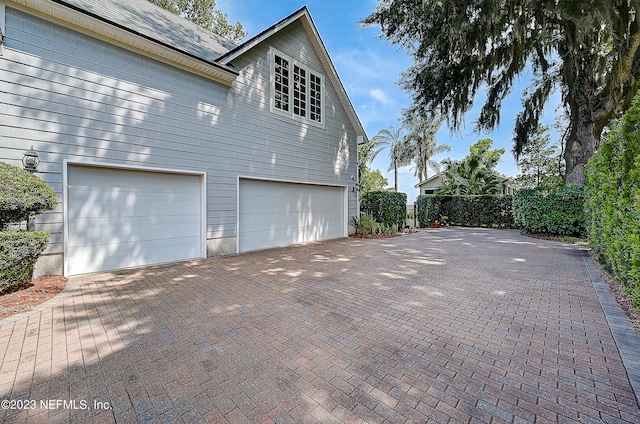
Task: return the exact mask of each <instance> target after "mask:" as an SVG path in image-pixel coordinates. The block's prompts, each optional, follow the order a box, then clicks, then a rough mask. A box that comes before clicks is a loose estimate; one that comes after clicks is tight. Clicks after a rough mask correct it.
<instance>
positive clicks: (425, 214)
mask: <svg viewBox="0 0 640 424" xmlns="http://www.w3.org/2000/svg"><path fill="white" fill-rule="evenodd" d="M417 205H418V222H419V223H420V226H423V227H428V226H431V225H433V224H434V223H435V221H443V217H446V218H447V219H446V220H447V222H449V223H450V224H452V225H464V226H467V227H497V228H510V227H513V226H514V222H513V209H512V197H511V196H440V195H436V196H432V195H421V196H419V197H418V200H417Z"/></svg>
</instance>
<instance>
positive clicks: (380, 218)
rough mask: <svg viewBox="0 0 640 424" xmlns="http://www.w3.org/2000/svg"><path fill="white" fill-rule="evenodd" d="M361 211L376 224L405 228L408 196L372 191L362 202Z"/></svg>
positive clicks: (364, 195)
mask: <svg viewBox="0 0 640 424" xmlns="http://www.w3.org/2000/svg"><path fill="white" fill-rule="evenodd" d="M360 209H361V210H362V212H364V213H365V214H367V215H370V216H371V217H372V218H373V219H374V220H375V221H376V222H379V223H381V224H384V225H386V226H389V227H390V226H391V225H393V224H396V225H397V226H398V227H403V226H404V221H405V219H406V216H407V195H406V193H397V192H393V191H370V192H368V193H364V194H363V195H362V198H361V200H360Z"/></svg>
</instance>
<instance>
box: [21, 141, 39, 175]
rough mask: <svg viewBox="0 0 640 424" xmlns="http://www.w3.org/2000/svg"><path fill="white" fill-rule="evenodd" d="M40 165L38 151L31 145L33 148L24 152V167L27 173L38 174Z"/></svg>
mask: <svg viewBox="0 0 640 424" xmlns="http://www.w3.org/2000/svg"><path fill="white" fill-rule="evenodd" d="M38 165H40V159H39V158H38V154H37V153H36V151H35V150H33V145H31V148H30V149H29V150H27V151H26V152H24V156H22V166H23V167H24V170H25V171H28V172H38Z"/></svg>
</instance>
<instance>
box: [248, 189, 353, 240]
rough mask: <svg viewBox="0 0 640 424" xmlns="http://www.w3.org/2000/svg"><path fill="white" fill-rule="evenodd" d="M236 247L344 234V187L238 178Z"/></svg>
mask: <svg viewBox="0 0 640 424" xmlns="http://www.w3.org/2000/svg"><path fill="white" fill-rule="evenodd" d="M238 208H239V218H240V222H239V237H238V250H239V251H241V252H245V251H248V250H255V249H264V248H267V247H275V246H286V245H292V244H297V243H304V242H309V241H318V240H327V239H331V238H338V237H345V236H346V224H347V223H346V215H345V189H344V188H343V187H330V186H320V185H309V184H294V183H282V182H273V181H261V180H245V179H243V180H240V193H239V205H238Z"/></svg>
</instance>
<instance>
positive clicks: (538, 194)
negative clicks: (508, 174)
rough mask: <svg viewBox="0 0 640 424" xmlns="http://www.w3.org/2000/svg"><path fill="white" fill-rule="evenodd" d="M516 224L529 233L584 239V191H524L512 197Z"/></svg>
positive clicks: (577, 188)
mask: <svg viewBox="0 0 640 424" xmlns="http://www.w3.org/2000/svg"><path fill="white" fill-rule="evenodd" d="M513 212H514V218H515V223H516V225H517V226H518V227H520V229H522V230H523V231H526V232H529V233H544V234H553V235H571V236H584V235H585V234H586V226H585V213H584V189H583V187H581V186H576V185H568V186H562V187H558V188H553V189H523V190H519V191H518V192H517V193H516V194H515V195H514V197H513Z"/></svg>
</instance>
